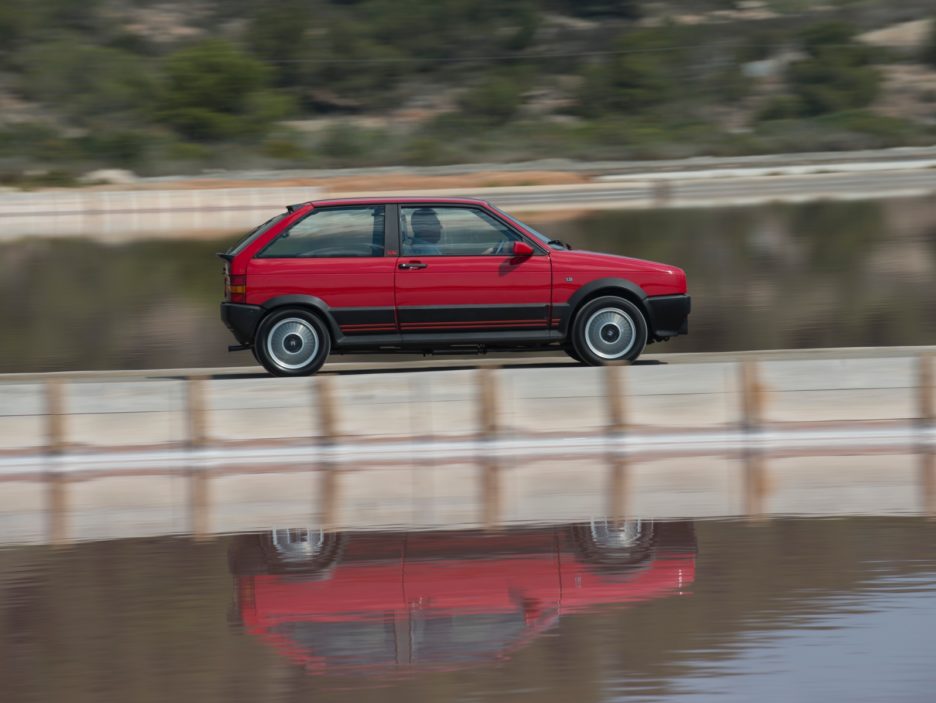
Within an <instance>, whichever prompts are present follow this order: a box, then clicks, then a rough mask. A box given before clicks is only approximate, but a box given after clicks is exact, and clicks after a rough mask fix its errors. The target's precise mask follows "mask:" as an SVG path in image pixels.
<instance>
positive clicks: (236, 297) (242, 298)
mask: <svg viewBox="0 0 936 703" xmlns="http://www.w3.org/2000/svg"><path fill="white" fill-rule="evenodd" d="M224 297H225V298H226V299H227V300H228V301H229V302H232V303H246V302H247V276H232V275H230V274H228V275H226V276H225V277H224Z"/></svg>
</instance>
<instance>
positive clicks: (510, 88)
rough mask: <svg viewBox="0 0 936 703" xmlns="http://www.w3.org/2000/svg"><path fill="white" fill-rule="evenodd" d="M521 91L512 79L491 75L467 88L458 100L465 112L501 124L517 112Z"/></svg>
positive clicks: (484, 120)
mask: <svg viewBox="0 0 936 703" xmlns="http://www.w3.org/2000/svg"><path fill="white" fill-rule="evenodd" d="M522 93H523V89H522V87H521V86H520V84H519V83H518V82H517V81H515V80H514V79H512V78H510V77H508V76H492V77H490V78H487V79H485V80H484V81H483V82H481V83H479V84H478V85H476V86H474V87H473V88H469V89H468V91H466V92H465V93H464V94H463V95H462V96H461V98H460V99H459V101H458V102H459V107H460V108H461V109H462V111H463V112H465V113H466V114H468V115H470V116H472V117H477V118H479V119H480V120H481V121H483V122H490V123H493V124H502V123H504V122H507V121H508V120H510V118H511V117H513V116H514V115H515V114H516V113H517V109H518V108H519V107H520V103H521V102H522V97H523V96H522Z"/></svg>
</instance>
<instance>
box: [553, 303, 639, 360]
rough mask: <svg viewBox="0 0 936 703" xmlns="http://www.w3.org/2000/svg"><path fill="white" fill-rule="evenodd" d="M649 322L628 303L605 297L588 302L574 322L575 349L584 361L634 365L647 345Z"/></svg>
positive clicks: (573, 337)
mask: <svg viewBox="0 0 936 703" xmlns="http://www.w3.org/2000/svg"><path fill="white" fill-rule="evenodd" d="M647 335H648V331H647V319H646V318H645V317H644V314H643V312H642V311H641V310H640V308H639V307H637V306H636V305H634V303H632V302H631V301H629V300H625V299H624V298H618V297H616V296H612V295H605V296H602V297H600V298H595V299H594V300H589V301H588V302H587V303H585V304H584V305H583V306H582V307H581V309H579V311H578V313H577V314H576V315H575V319H574V320H573V321H572V334H571V336H572V346H573V347H574V348H575V352H576V354H578V355H579V357H581V359H582V362H583V363H585V364H588V365H590V366H603V365H604V364H610V363H613V362H632V361H634V360H635V359H637V357H639V356H640V354H641V353H642V352H643V350H644V347H646V346H647Z"/></svg>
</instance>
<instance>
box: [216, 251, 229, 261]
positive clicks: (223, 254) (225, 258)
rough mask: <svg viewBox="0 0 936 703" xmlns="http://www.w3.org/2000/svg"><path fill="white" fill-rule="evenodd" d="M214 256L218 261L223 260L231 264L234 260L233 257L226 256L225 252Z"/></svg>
mask: <svg viewBox="0 0 936 703" xmlns="http://www.w3.org/2000/svg"><path fill="white" fill-rule="evenodd" d="M215 256H217V257H218V258H219V259H224V260H225V261H227V262H228V263H231V262H232V261H233V260H234V255H233V254H228V253H227V252H226V251H219V252H217V253H215Z"/></svg>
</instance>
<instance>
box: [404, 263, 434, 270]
mask: <svg viewBox="0 0 936 703" xmlns="http://www.w3.org/2000/svg"><path fill="white" fill-rule="evenodd" d="M428 267H429V264H424V263H422V262H420V261H411V262H409V263H408V264H399V265H398V266H397V268H401V269H404V270H407V269H424V268H428Z"/></svg>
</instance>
